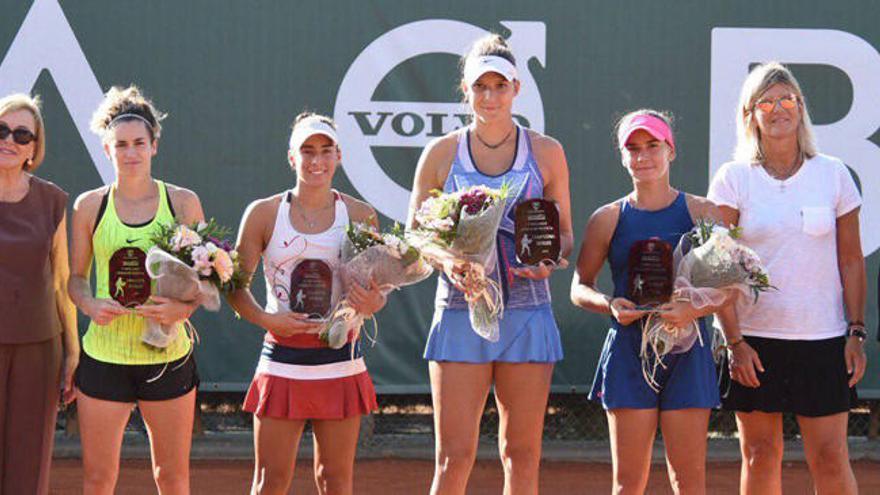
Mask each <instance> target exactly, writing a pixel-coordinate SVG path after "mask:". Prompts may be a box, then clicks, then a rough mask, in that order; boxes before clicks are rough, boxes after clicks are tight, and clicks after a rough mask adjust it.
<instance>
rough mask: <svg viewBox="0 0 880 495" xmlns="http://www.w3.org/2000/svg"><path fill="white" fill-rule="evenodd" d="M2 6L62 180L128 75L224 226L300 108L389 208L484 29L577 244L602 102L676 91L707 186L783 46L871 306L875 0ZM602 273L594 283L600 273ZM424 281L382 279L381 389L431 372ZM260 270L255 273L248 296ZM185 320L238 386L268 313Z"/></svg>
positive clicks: (619, 187)
mask: <svg viewBox="0 0 880 495" xmlns="http://www.w3.org/2000/svg"><path fill="white" fill-rule="evenodd" d="M3 11H4V15H3V16H2V19H0V54H2V62H0V94H7V93H10V92H12V91H33V92H35V93H39V94H40V95H42V97H43V99H44V102H45V104H44V111H45V117H46V124H47V128H48V136H49V142H48V146H49V148H48V156H47V159H46V162H45V164H44V166H43V168H41V169H40V174H41V175H43V176H45V177H47V178H48V179H50V180H53V181H55V182H57V183H58V184H60V185H61V186H63V187H64V188H65V189H67V190H68V191H69V192H70V193H71V195H72V196H73V197H75V196H76V195H77V194H79V193H81V192H82V191H84V190H87V189H91V188H94V187H97V186H99V185H101V184H102V183H106V182H109V181H112V180H113V171H112V167H111V165H110V163H109V162H108V160H107V159H106V157H104V155H103V152H102V150H101V144H100V142H99V140H98V138H97V137H96V136H94V135H92V134H90V133H89V132H88V120H89V118H90V116H91V113H92V111H93V110H94V108H95V107H96V106H97V104H98V102H99V101H100V99H101V94H102V92H103V91H104V90H106V89H107V88H108V87H110V86H111V85H114V84H129V83H132V82H133V83H136V84H138V85H140V86H141V87H142V88H143V89H144V90H145V91H146V92H147V94H148V95H150V96H152V97H153V99H154V100H155V101H156V103H157V104H158V105H159V106H160V108H162V109H164V110H166V111H168V112H169V114H170V117H169V118H168V119H167V120H166V121H165V124H164V128H165V131H164V133H163V138H162V142H161V145H160V148H159V154H158V156H157V157H156V158H155V160H154V171H155V175H157V176H158V177H161V178H163V179H165V180H168V181H170V182H172V183H176V184H180V185H184V186H186V187H188V188H191V189H193V190H195V191H197V192H198V193H199V195H200V196H201V199H202V202H203V204H204V208H205V211H206V212H207V214H208V215H209V216H213V217H216V218H217V219H218V220H219V221H220V222H222V223H225V224H228V225H231V226H237V224H238V221H239V219H240V217H241V213H242V212H243V211H244V209H245V207H246V206H247V205H248V204H249V203H250V202H251V201H253V200H254V199H256V198H259V197H264V196H267V195H270V194H273V193H276V192H278V191H280V190H283V189H285V188H289V187H292V185H293V180H294V177H293V174H292V173H291V171H290V169H289V167H288V165H287V163H286V151H287V149H286V147H287V139H288V132H289V126H290V122H291V120H292V119H293V117H294V115H296V114H297V113H298V112H300V111H301V110H303V109H312V110H316V111H319V112H323V113H328V114H331V115H334V116H335V118H336V119H337V120H338V123H339V126H340V135H341V143H342V148H343V150H342V153H343V170H342V171H340V172H339V173H338V174H337V177H336V186H337V187H338V188H339V189H340V190H342V191H345V192H349V193H351V194H354V195H356V196H358V197H362V198H364V199H366V200H367V201H369V202H370V203H372V204H373V205H374V206H375V207H376V208H377V210H378V211H379V212H380V213H381V214H382V221H383V223H385V224H388V223H390V222H391V221H393V220H402V219H403V216H404V215H405V209H406V204H407V197H408V194H409V186H410V184H411V181H412V177H413V171H414V169H415V164H416V161H417V158H418V155H419V153H420V151H421V148H422V147H423V146H424V145H425V143H427V142H428V141H429V140H430V139H432V138H434V137H436V136H440V135H442V134H443V133H445V132H449V131H451V130H453V129H455V128H457V127H459V126H461V125H462V122H463V120H464V119H465V114H466V109H465V108H464V107H463V106H462V105H461V104H460V103H459V101H460V95H459V94H458V92H457V89H456V88H457V85H458V72H457V65H456V64H457V60H458V55H459V54H461V53H462V52H463V51H464V50H465V48H466V47H467V45H468V44H469V42H470V41H472V40H473V39H475V38H477V37H479V36H481V35H482V34H484V33H486V32H488V31H494V32H499V33H501V34H502V35H504V36H506V37H508V38H509V40H510V42H511V44H512V46H513V49H514V51H515V53H516V55H517V57H518V63H519V68H520V73H521V76H522V77H521V79H522V82H523V89H522V92H521V95H520V96H519V97H518V98H517V100H516V107H515V113H516V114H517V115H518V118H519V119H520V120H521V121H523V122H524V123H527V124H528V125H530V126H531V127H533V128H535V129H537V130H542V131H544V132H547V133H548V134H550V135H552V136H554V137H556V138H557V139H558V140H559V141H560V142H561V143H562V144H563V146H564V147H565V150H566V154H567V157H568V161H569V166H570V170H571V188H572V191H571V192H572V200H573V209H572V210H573V220H574V223H575V226H576V227H575V229H576V232H577V239H576V240H577V243H578V245H579V244H580V237H581V235H580V232H581V230H582V227H583V225H584V223H585V222H586V220H587V218H588V217H589V215H590V213H591V212H592V211H593V210H594V209H596V208H597V207H598V206H600V205H602V204H605V203H607V202H609V201H612V200H614V199H616V198H618V197H620V196H622V195H623V194H625V193H626V192H627V191H628V188H629V186H630V183H629V178H628V176H627V174H626V173H625V171H624V170H623V169H622V168H621V167H620V161H619V157H618V156H617V154H616V152H615V150H614V148H613V145H612V142H611V134H612V131H611V127H612V121H613V120H614V118H615V117H616V116H619V115H620V114H622V113H623V112H625V111H627V110H631V109H634V108H638V107H646V106H647V107H656V108H660V109H668V110H671V111H673V112H674V113H675V115H676V116H677V120H676V127H677V130H678V137H677V141H678V157H677V159H676V161H675V163H674V165H673V174H672V175H673V181H674V183H675V184H676V185H677V186H679V187H680V188H682V189H684V190H687V191H689V192H692V193H697V194H704V193H705V191H706V188H707V184H708V181H709V178H710V176H711V173H712V172H713V171H714V170H716V169H717V167H718V166H720V165H721V164H722V163H723V162H724V161H726V160H727V159H728V158H729V157H730V154H731V151H732V147H733V143H734V139H735V132H734V120H733V108H734V105H735V102H736V98H737V95H738V91H739V87H740V84H741V83H742V80H743V79H744V77H745V75H746V74H747V72H748V69H749V67H750V65H751V64H754V63H756V62H759V61H764V60H769V59H777V60H780V61H782V62H785V63H788V64H791V67H792V68H793V70H794V71H795V72H796V74H797V76H798V77H799V78H800V79H801V82H802V83H803V86H804V91H805V93H806V95H807V96H808V98H809V102H808V103H809V106H810V109H811V111H812V114H813V117H814V121H815V123H816V124H817V135H818V137H819V142H820V147H821V149H822V150H823V151H824V152H826V153H829V154H832V155H836V156H839V157H841V158H842V159H843V160H844V161H845V162H846V163H847V165H848V166H849V167H850V169H851V170H852V172H853V175H854V177H856V179H857V181H858V183H859V185H860V188H861V191H862V194H863V197H864V200H865V204H864V207H863V210H862V231H863V232H862V240H863V244H864V249H865V253H866V255H867V256H868V279H869V281H870V283H869V286H870V291H869V301H870V303H869V305H868V311H867V315H866V316H867V320H868V322H869V325H870V326H872V327H875V326H876V324H877V304H876V300H877V293H876V285H875V281H876V280H877V272H878V263H880V257H878V255H877V254H872V253H875V252H876V251H877V249H878V247H880V229H878V228H877V227H878V225H880V218H878V217H880V199H878V198H880V196H878V195H880V168H878V163H880V148H878V144H877V143H880V141H878V139H877V135H876V131H877V129H878V127H880V106H878V105H877V102H878V101H880V55H878V53H877V50H876V48H875V47H878V46H880V27H878V24H877V22H876V20H877V19H878V18H880V4H878V3H876V2H871V1H868V0H863V1H853V2H841V3H830V2H825V1H819V0H802V1H783V2H765V3H749V4H747V5H746V4H743V3H742V2H736V1H724V2H705V1H702V0H700V1H684V2H674V3H669V2H627V1H624V2H568V1H543V2H534V1H525V0H503V1H502V0H484V1H481V2H457V1H445V2H434V3H433V4H431V5H426V4H424V3H422V2H419V3H411V2H379V1H364V0H357V1H335V2H321V1H303V2H282V1H276V2H269V1H266V2H258V3H253V2H232V1H226V2H217V1H209V0H191V1H187V2H176V1H169V0H165V1H155V2H142V1H134V0H132V1H128V0H126V1H105V2H99V1H92V2H72V1H67V2H62V1H59V0H36V1H34V2H33V3H29V2H14V1H11V0H6V1H5V2H4V6H3ZM791 249H793V250H794V249H797V246H795V245H793V246H791ZM570 280H571V270H570V269H569V270H567V271H565V272H562V273H558V274H557V275H556V276H555V277H554V278H553V279H552V287H553V295H554V297H555V301H554V310H555V312H556V317H557V320H558V322H559V325H560V328H561V329H562V338H563V343H564V349H565V355H566V358H565V360H564V361H562V362H561V363H560V364H559V365H558V366H557V367H556V372H555V376H554V389H555V390H556V391H584V390H586V389H587V388H588V386H589V383H590V382H591V380H592V377H593V371H594V367H595V363H596V360H597V358H598V354H599V351H600V348H601V345H602V342H603V340H604V337H605V332H606V328H607V327H608V321H607V319H606V318H604V317H600V316H596V315H591V314H587V313H585V312H583V311H580V310H578V309H576V308H574V307H573V306H571V304H570V303H569V302H568V290H569V284H570ZM601 284H602V286H603V287H605V288H609V286H610V283H609V277H608V274H607V272H606V273H604V274H603V276H602V279H601ZM434 287H435V280H434V279H433V278H432V279H430V280H428V281H426V282H423V283H421V284H419V285H417V286H414V287H409V288H407V289H405V290H402V291H400V292H397V293H395V294H393V295H392V296H391V297H390V301H389V304H388V306H387V308H386V309H385V310H384V311H382V312H381V313H380V314H379V315H378V319H379V322H380V328H381V332H380V335H379V343H378V345H376V346H375V347H373V348H370V349H369V350H368V353H367V360H368V362H369V367H370V369H371V370H372V373H373V377H374V379H375V381H376V384H377V386H378V388H379V390H380V391H382V392H386V393H409V392H425V391H427V390H428V377H427V367H426V364H425V362H424V361H423V360H422V358H421V352H422V348H423V345H424V341H425V337H426V334H427V329H428V326H429V323H430V318H431V314H432V306H431V302H430V301H431V300H432V298H433V292H434ZM263 291H264V288H263V284H262V282H261V281H259V280H258V281H257V283H256V284H255V292H256V293H257V297H258V298H262V297H263ZM195 324H196V326H197V327H198V329H199V332H200V334H201V336H202V343H201V345H200V346H199V348H198V351H197V354H198V361H199V367H200V370H201V375H202V379H203V382H204V383H203V385H204V388H207V389H214V390H243V389H244V388H245V387H246V385H247V383H248V381H249V380H250V378H251V376H252V373H253V369H254V366H255V364H256V360H257V356H258V354H259V348H260V340H261V338H262V331H260V330H258V329H256V328H254V327H253V326H251V325H249V324H247V323H245V322H243V321H239V320H236V319H235V317H234V316H233V314H232V313H231V312H230V311H229V310H228V309H224V310H222V311H221V312H220V313H206V312H200V313H198V315H197V316H196V318H195ZM808 324H809V322H806V321H805V322H804V325H808ZM872 335H873V333H872ZM867 349H868V353H869V360H870V366H869V370H868V373H867V376H866V378H865V381H864V382H863V386H862V387H861V390H862V395H863V396H868V397H870V396H874V397H880V376H878V374H880V367H878V364H877V361H878V348H877V345H876V342H874V341H873V339H872V342H871V343H870V344H869V345H868V348H867Z"/></svg>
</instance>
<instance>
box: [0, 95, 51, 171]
mask: <svg viewBox="0 0 880 495" xmlns="http://www.w3.org/2000/svg"><path fill="white" fill-rule="evenodd" d="M40 105H41V102H40V97H39V96H34V97H31V96H30V95H26V94H24V93H16V94H12V95H9V96H6V97H4V98H2V99H0V117H2V116H4V115H6V114H8V113H12V112H17V111H19V110H27V111H28V112H30V113H31V115H33V116H34V135H35V136H36V137H37V139H36V140H35V141H34V156H33V157H32V158H31V161H30V163H25V165H24V170H25V172H33V171H34V170H36V169H37V167H39V166H40V165H41V164H42V163H43V159H44V158H46V126H45V125H44V124H43V114H42V113H41V112H40Z"/></svg>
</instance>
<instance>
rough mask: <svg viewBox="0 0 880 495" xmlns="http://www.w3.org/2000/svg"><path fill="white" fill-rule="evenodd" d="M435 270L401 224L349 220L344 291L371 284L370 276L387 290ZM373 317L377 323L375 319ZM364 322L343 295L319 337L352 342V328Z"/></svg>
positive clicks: (334, 345) (344, 251) (337, 343)
mask: <svg viewBox="0 0 880 495" xmlns="http://www.w3.org/2000/svg"><path fill="white" fill-rule="evenodd" d="M432 272H433V269H432V268H431V265H429V264H428V263H427V262H426V261H425V260H424V259H423V258H422V255H421V253H420V252H419V251H418V250H417V249H416V248H414V247H413V246H411V245H410V244H409V243H408V242H407V241H406V240H405V239H404V233H403V229H402V228H401V227H400V225H399V224H395V225H394V228H393V229H391V231H390V232H386V233H380V232H379V231H378V230H377V229H376V228H375V227H373V226H372V225H369V224H365V223H353V224H349V225H348V227H347V228H346V235H345V238H344V240H343V244H342V263H341V265H340V269H339V274H340V280H341V282H342V292H343V294H347V293H348V291H349V289H350V287H351V285H352V284H353V283H356V284H358V285H360V286H362V287H368V286H369V285H370V280H372V281H373V282H375V283H376V285H378V286H379V287H380V288H381V290H382V291H383V292H385V293H387V292H390V291H391V290H394V289H399V288H400V287H403V286H405V285H411V284H415V283H418V282H421V281H422V280H424V279H426V278H428V277H429V276H430V275H431V273H432ZM373 321H374V325H375V319H374V320H373ZM363 322H364V319H363V316H362V315H359V314H357V312H356V311H355V310H354V308H352V307H351V306H350V305H349V304H348V302H347V301H346V300H345V298H344V297H343V299H342V301H341V302H340V303H339V304H337V307H336V308H335V310H334V311H333V312H332V313H331V316H330V318H329V320H328V322H327V323H326V324H325V325H324V328H323V329H322V331H321V333H320V334H319V337H320V338H321V339H322V340H324V341H325V342H326V343H327V345H329V346H330V347H332V348H334V349H339V348H341V347H342V346H344V345H345V343H346V342H348V335H349V332H351V331H354V332H355V335H357V334H359V333H360V329H361V327H362V326H363ZM374 334H375V332H374ZM373 340H374V341H375V338H374V339H373Z"/></svg>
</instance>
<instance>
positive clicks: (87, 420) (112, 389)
mask: <svg viewBox="0 0 880 495" xmlns="http://www.w3.org/2000/svg"><path fill="white" fill-rule="evenodd" d="M162 118H164V115H163V114H161V113H160V112H159V111H157V110H156V108H154V107H153V104H152V103H151V102H150V101H149V100H147V99H146V98H144V97H143V96H142V95H141V93H140V91H139V90H138V88H136V87H134V86H132V87H129V88H125V89H122V88H116V87H114V88H111V89H110V91H108V92H107V94H106V96H105V98H104V101H103V103H101V105H100V106H99V107H98V110H97V111H96V112H95V115H94V117H93V120H92V130H93V131H94V132H96V133H97V134H99V135H100V136H101V138H102V140H103V142H104V152H105V153H106V154H107V156H108V157H109V158H110V160H111V161H112V162H113V166H114V168H115V170H116V180H115V181H114V182H113V183H112V184H110V185H109V186H103V187H100V188H98V189H95V190H92V191H88V192H85V193H83V194H82V195H80V197H79V198H77V200H76V203H75V204H74V207H73V208H74V212H73V221H72V230H73V241H72V250H71V251H72V255H71V272H72V273H71V277H70V284H69V289H70V296H71V299H73V301H74V303H76V305H77V307H79V308H80V310H81V311H82V312H83V313H85V314H86V315H88V316H89V317H90V318H91V323H90V325H89V329H88V331H87V332H86V334H85V336H83V352H82V356H81V358H80V365H79V368H78V370H77V379H76V384H77V387H78V389H79V390H78V392H77V401H78V412H79V422H80V430H81V439H82V452H83V470H84V476H83V480H84V481H83V485H84V486H83V488H84V491H85V493H112V492H113V490H114V485H115V484H116V478H117V474H118V470H119V452H120V448H121V444H122V434H123V432H124V430H125V425H126V424H127V423H128V419H129V416H130V414H131V411H132V408H133V406H134V405H135V404H137V405H138V407H139V408H140V411H141V414H142V415H143V418H144V422H145V423H146V425H147V430H148V431H149V434H150V442H151V444H152V445H151V452H152V453H153V472H154V473H155V474H154V476H155V481H156V484H157V486H158V488H159V491H160V492H161V493H189V452H190V443H191V434H192V421H193V408H194V407H195V394H196V388H197V385H198V374H197V373H196V369H195V361H194V359H193V358H192V356H191V355H190V354H191V345H192V344H191V343H190V341H189V339H188V338H187V336H186V335H185V332H183V331H180V330H179V331H178V336H177V338H176V339H175V340H174V341H173V342H172V343H171V344H170V345H169V346H168V347H166V348H163V349H158V348H154V347H151V346H149V345H147V344H144V343H143V342H141V332H142V331H143V328H144V325H145V321H146V319H147V318H149V319H154V320H157V321H159V322H160V323H162V324H173V323H175V322H178V325H180V322H182V321H183V320H186V319H187V318H189V316H190V315H191V314H192V313H193V311H194V310H195V308H196V306H195V305H193V304H189V303H185V302H181V301H174V300H171V299H167V298H162V297H158V296H151V295H150V292H151V284H150V280H149V277H148V276H147V275H146V272H145V269H144V259H145V253H146V252H147V250H149V248H150V246H151V245H152V243H151V242H150V239H151V238H152V236H153V235H154V233H155V232H156V230H157V229H158V228H159V226H160V225H162V224H169V223H171V222H174V220H175V218H176V219H177V220H178V221H180V222H182V223H186V224H192V223H194V222H200V221H203V220H204V214H203V213H202V206H201V203H200V202H199V198H198V196H196V195H195V193H193V192H192V191H189V190H187V189H183V188H180V187H177V186H173V185H171V184H165V183H163V182H161V181H158V180H156V179H154V178H153V177H152V175H151V161H152V158H153V156H155V155H156V152H157V150H158V140H159V134H160V131H161V126H160V124H159V121H160V120H161V119H162ZM93 257H94V260H95V280H96V287H95V292H94V295H93V294H92V290H91V287H90V285H89V279H90V272H91V266H92V258H93Z"/></svg>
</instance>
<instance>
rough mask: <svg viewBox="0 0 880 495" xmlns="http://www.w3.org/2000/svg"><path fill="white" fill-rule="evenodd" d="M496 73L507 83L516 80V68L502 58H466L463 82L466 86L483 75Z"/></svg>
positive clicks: (492, 56) (495, 56)
mask: <svg viewBox="0 0 880 495" xmlns="http://www.w3.org/2000/svg"><path fill="white" fill-rule="evenodd" d="M487 72H497V73H499V74H501V75H502V76H504V78H505V79H507V80H508V81H513V80H514V79H516V78H517V72H516V66H515V65H513V64H512V63H510V61H509V60H507V59H506V58H504V57H499V56H497V55H485V56H482V57H468V59H467V62H465V63H464V82H465V84H467V85H468V86H471V85H473V84H474V83H475V82H477V79H479V78H480V76H482V75H483V74H485V73H487Z"/></svg>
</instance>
